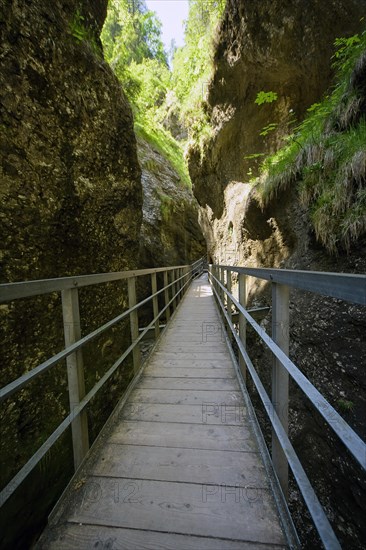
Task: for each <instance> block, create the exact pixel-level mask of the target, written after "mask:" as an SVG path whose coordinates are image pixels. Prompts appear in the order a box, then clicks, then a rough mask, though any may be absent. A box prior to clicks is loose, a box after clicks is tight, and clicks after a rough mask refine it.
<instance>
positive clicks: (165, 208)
mask: <svg viewBox="0 0 366 550" xmlns="http://www.w3.org/2000/svg"><path fill="white" fill-rule="evenodd" d="M159 199H160V212H161V217H162V219H163V221H164V222H166V223H167V222H169V220H170V217H171V215H172V214H173V213H174V201H173V199H172V198H171V197H169V195H166V194H165V193H159Z"/></svg>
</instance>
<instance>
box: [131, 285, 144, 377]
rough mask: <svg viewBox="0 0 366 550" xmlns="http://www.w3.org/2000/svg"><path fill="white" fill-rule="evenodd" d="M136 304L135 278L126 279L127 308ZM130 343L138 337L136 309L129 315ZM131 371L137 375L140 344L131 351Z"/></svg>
mask: <svg viewBox="0 0 366 550" xmlns="http://www.w3.org/2000/svg"><path fill="white" fill-rule="evenodd" d="M136 303H137V300H136V277H129V278H128V307H129V308H132V307H133V306H135V305H136ZM130 328H131V341H132V343H134V342H135V341H136V340H137V338H138V337H139V319H138V312H137V309H136V310H134V311H131V313H130ZM132 356H133V370H134V373H135V374H137V373H138V371H139V368H140V364H141V351H140V344H136V346H135V347H134V348H133V351H132Z"/></svg>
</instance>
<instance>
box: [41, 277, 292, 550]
mask: <svg viewBox="0 0 366 550" xmlns="http://www.w3.org/2000/svg"><path fill="white" fill-rule="evenodd" d="M249 416H250V415H249V414H248V409H247V406H246V405H245V403H244V400H243V394H242V392H241V389H240V386H239V382H238V379H237V376H236V371H235V368H234V364H233V361H232V358H231V353H230V352H229V348H228V346H227V343H226V338H225V336H224V331H223V328H222V325H221V319H220V316H219V314H218V311H217V308H216V305H215V302H214V298H213V294H212V289H211V287H210V285H209V284H208V282H207V276H204V275H203V276H201V277H200V278H199V279H198V280H197V279H196V280H195V281H194V282H193V283H192V284H191V286H190V288H189V290H188V291H187V293H186V294H185V296H184V298H183V301H182V303H181V305H180V306H179V308H178V310H177V311H176V313H175V316H174V318H172V320H171V321H170V323H169V325H168V327H167V329H166V331H165V333H164V334H163V335H162V337H161V339H160V341H159V342H158V344H157V346H156V349H155V351H154V352H153V354H152V355H151V357H150V359H149V361H148V363H147V365H146V366H145V368H144V370H143V373H142V375H141V377H140V378H139V380H138V382H137V384H136V385H135V388H134V389H133V391H132V392H131V394H130V396H129V397H128V399H127V401H126V403H125V404H124V406H123V407H122V408H120V410H118V412H116V413H115V418H114V420H113V421H112V422H111V423H110V425H109V427H108V433H107V434H103V438H102V440H101V441H99V442H98V445H97V447H96V448H95V449H94V451H93V452H92V454H91V456H90V458H89V460H88V461H87V464H86V465H85V466H84V467H83V468H82V471H81V472H80V474H79V475H78V477H77V479H76V480H74V482H73V485H72V488H73V491H70V492H69V494H67V495H66V497H65V498H64V500H63V501H62V503H61V505H60V510H59V511H58V512H57V514H56V516H57V519H54V520H53V521H51V524H50V525H49V527H48V528H47V530H46V531H45V533H44V535H43V537H42V539H41V541H40V542H39V548H50V549H51V548H52V549H55V550H56V549H58V550H61V549H62V550H63V549H65V550H66V549H70V550H71V549H75V548H78V549H80V548H82V549H84V548H85V549H87V548H113V549H172V550H173V549H177V550H178V549H181V550H190V549H192V550H193V549H200V550H201V549H202V550H203V549H205V548H207V549H211V550H224V549H230V550H236V549H238V550H239V548H240V549H242V548H248V549H250V548H263V549H264V548H268V549H270V548H271V549H279V548H285V547H286V546H287V541H286V537H285V536H284V534H283V530H282V527H281V523H280V518H279V517H278V513H277V509H276V506H275V502H274V499H273V495H272V491H271V487H270V481H269V479H268V476H267V473H266V470H265V468H264V465H263V462H262V459H261V455H260V453H259V449H258V444H257V441H256V438H255V436H254V433H253V430H252V425H251V424H252V423H251V420H250V417H249ZM108 544H109V545H108Z"/></svg>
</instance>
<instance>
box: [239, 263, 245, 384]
mask: <svg viewBox="0 0 366 550" xmlns="http://www.w3.org/2000/svg"><path fill="white" fill-rule="evenodd" d="M246 279H247V276H246V275H244V273H239V280H238V284H239V303H240V305H241V306H243V308H245V309H246V307H247V291H246ZM246 325H247V322H246V319H245V317H244V315H243V314H242V313H241V311H239V338H240V340H241V342H242V344H243V346H244V348H245V349H246V348H247V346H246ZM239 366H240V370H241V373H242V376H243V380H244V383H245V384H246V381H247V365H246V363H245V361H244V358H243V356H242V354H241V353H240V354H239Z"/></svg>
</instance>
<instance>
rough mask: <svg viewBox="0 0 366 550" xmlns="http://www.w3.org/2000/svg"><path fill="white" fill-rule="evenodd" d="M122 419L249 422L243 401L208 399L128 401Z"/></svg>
mask: <svg viewBox="0 0 366 550" xmlns="http://www.w3.org/2000/svg"><path fill="white" fill-rule="evenodd" d="M119 418H120V419H121V420H135V421H137V420H142V421H144V422H154V423H156V422H177V423H181V422H185V423H190V424H210V425H212V424H215V425H217V424H219V425H221V424H224V425H227V426H243V425H244V424H247V423H248V422H249V418H248V414H247V409H246V407H245V405H244V404H243V403H242V402H241V403H216V402H215V401H213V400H212V401H211V400H210V401H208V402H205V403H202V404H200V405H170V404H161V403H158V404H156V403H152V404H151V403H127V404H126V405H125V406H124V407H123V410H122V411H121V414H120V416H119Z"/></svg>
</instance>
